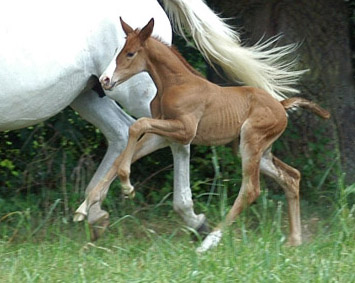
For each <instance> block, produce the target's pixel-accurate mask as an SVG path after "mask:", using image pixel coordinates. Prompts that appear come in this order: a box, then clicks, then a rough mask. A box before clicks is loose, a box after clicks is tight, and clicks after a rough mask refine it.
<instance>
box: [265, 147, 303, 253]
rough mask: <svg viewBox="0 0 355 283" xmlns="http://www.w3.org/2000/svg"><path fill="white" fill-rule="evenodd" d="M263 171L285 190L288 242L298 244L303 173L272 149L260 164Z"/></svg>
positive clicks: (299, 238) (266, 153)
mask: <svg viewBox="0 0 355 283" xmlns="http://www.w3.org/2000/svg"><path fill="white" fill-rule="evenodd" d="M260 169H261V172H262V173H263V174H265V175H267V176H269V177H271V178H273V179H274V180H275V181H276V182H277V183H278V184H279V185H280V186H281V187H282V189H283V190H284V192H285V194H286V198H287V202H288V214H289V222H290V236H289V239H288V244H289V245H291V246H298V245H300V244H301V243H302V240H301V217H300V203H299V183H300V180H301V175H300V173H299V171H298V170H296V169H295V168H292V167H291V166H289V165H287V164H285V163H283V162H282V161H281V160H279V159H277V158H276V157H275V156H273V154H272V153H271V151H270V150H268V151H266V152H265V153H264V155H263V157H262V160H261V164H260Z"/></svg>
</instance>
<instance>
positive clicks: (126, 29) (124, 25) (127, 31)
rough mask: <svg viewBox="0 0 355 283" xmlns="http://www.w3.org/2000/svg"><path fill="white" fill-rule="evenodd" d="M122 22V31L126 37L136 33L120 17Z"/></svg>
mask: <svg viewBox="0 0 355 283" xmlns="http://www.w3.org/2000/svg"><path fill="white" fill-rule="evenodd" d="M120 21H121V26H122V29H123V31H124V33H125V34H126V35H128V34H129V33H131V32H133V31H134V30H133V28H131V27H130V26H129V25H128V24H127V23H126V22H125V21H124V20H122V18H121V17H120Z"/></svg>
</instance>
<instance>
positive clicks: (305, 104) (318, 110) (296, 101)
mask: <svg viewBox="0 0 355 283" xmlns="http://www.w3.org/2000/svg"><path fill="white" fill-rule="evenodd" d="M280 102H281V104H282V105H283V107H284V108H285V109H286V110H287V109H290V108H293V107H301V108H305V109H307V110H310V111H311V112H313V113H314V114H316V115H318V116H319V117H321V118H323V119H329V118H330V113H329V112H328V111H327V110H325V109H324V108H322V107H320V106H319V105H318V104H316V103H314V102H312V101H309V100H307V99H305V98H301V97H292V98H288V99H285V100H282V101H280Z"/></svg>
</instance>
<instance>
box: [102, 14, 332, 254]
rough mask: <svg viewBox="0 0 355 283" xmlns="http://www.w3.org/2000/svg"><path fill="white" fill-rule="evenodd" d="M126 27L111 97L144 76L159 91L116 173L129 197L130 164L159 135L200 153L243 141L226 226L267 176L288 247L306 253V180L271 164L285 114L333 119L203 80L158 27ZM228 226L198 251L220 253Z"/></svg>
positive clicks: (109, 84) (295, 102)
mask: <svg viewBox="0 0 355 283" xmlns="http://www.w3.org/2000/svg"><path fill="white" fill-rule="evenodd" d="M121 24H122V28H123V30H124V32H125V33H126V35H127V40H126V43H125V46H124V48H123V49H122V51H121V52H120V53H119V55H118V56H117V58H116V66H117V67H116V70H115V72H114V74H113V76H112V80H111V81H110V79H108V78H106V79H105V78H103V79H102V81H101V82H102V85H103V87H104V88H105V89H111V88H113V87H115V86H116V85H118V84H120V83H122V82H124V81H126V80H127V79H129V78H130V77H132V76H133V75H135V74H137V73H140V72H143V71H147V72H148V73H149V74H150V76H151V77H152V79H153V81H154V83H155V84H156V87H157V95H156V97H155V98H154V99H153V101H152V102H151V112H152V117H153V118H141V119H138V120H137V122H135V123H134V124H133V125H132V126H131V127H130V130H129V140H128V144H127V147H126V149H125V150H124V151H123V152H122V154H121V156H120V157H119V158H118V159H117V160H116V162H115V165H114V166H116V168H115V170H117V174H118V176H119V178H120V180H121V184H122V187H123V190H124V192H125V193H126V194H132V193H133V192H134V188H133V186H132V185H131V184H130V180H129V175H130V166H131V163H132V162H134V161H135V160H137V159H139V158H141V157H142V156H144V155H146V154H147V153H148V152H142V150H141V149H142V148H143V147H142V144H143V143H150V142H152V141H153V140H154V138H156V136H155V135H159V136H163V137H165V138H166V139H167V140H168V141H173V142H178V143H182V144H190V143H192V144H200V145H223V144H226V143H229V142H231V141H234V140H236V139H237V138H238V137H240V153H241V159H242V173H243V181H242V185H241V189H240V192H239V195H238V197H237V199H236V200H235V202H234V205H233V207H232V208H231V210H230V211H229V213H228V214H227V216H226V220H225V224H226V225H228V224H230V223H232V222H233V221H234V220H235V218H236V216H237V215H239V214H240V213H241V211H242V210H243V208H244V207H245V206H247V205H248V204H250V203H252V202H254V201H255V199H256V198H257V197H258V196H259V194H260V184H259V175H260V174H259V173H260V170H261V172H263V173H265V174H266V175H268V176H270V177H272V178H273V179H275V180H276V181H277V182H278V183H279V184H280V185H281V187H282V188H283V190H284V191H285V194H286V198H287V201H288V207H289V218H290V236H289V238H288V242H289V244H290V245H294V246H295V245H300V244H301V222H300V207H299V181H300V173H299V171H297V170H296V169H294V168H292V167H290V166H289V165H287V164H285V163H283V162H282V161H280V160H279V159H277V158H276V157H275V156H273V155H272V153H271V145H272V144H273V142H275V141H276V139H277V138H278V137H279V136H280V135H281V134H282V133H283V131H284V130H285V128H286V125H287V115H286V111H285V109H288V108H291V107H295V106H301V107H305V108H308V109H310V110H311V111H313V112H315V113H316V114H317V115H319V116H321V117H323V118H329V113H328V112H327V111H326V110H324V109H322V108H320V107H319V106H318V105H316V104H315V103H312V102H309V101H307V100H305V99H302V98H291V99H286V100H284V101H281V102H279V101H277V100H276V99H274V98H273V97H271V95H269V94H268V93H267V92H265V91H263V90H261V89H257V88H253V87H219V86H217V85H215V84H213V83H211V82H209V81H207V80H206V79H204V78H203V77H201V76H199V75H198V74H197V73H196V71H194V70H193V68H192V67H191V66H190V65H188V63H187V62H186V61H185V60H184V59H183V58H182V57H181V55H179V54H178V53H177V52H176V51H175V50H174V49H172V48H170V47H169V46H167V45H165V44H163V43H162V42H160V41H159V40H158V39H156V38H153V37H151V33H152V31H153V27H154V20H153V19H151V20H150V22H149V23H148V24H147V25H146V26H145V27H144V28H143V29H142V30H133V29H132V28H131V27H130V26H129V25H128V24H126V23H125V22H124V21H123V20H122V19H121ZM223 226H224V225H223V224H220V225H219V226H217V227H216V228H215V229H214V231H213V232H212V233H210V234H209V235H208V236H207V238H206V239H205V240H204V241H203V243H202V245H201V247H200V248H199V251H205V250H207V249H209V248H210V247H212V246H215V245H217V243H218V242H219V240H220V239H221V236H222V228H223Z"/></svg>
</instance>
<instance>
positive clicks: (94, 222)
mask: <svg viewBox="0 0 355 283" xmlns="http://www.w3.org/2000/svg"><path fill="white" fill-rule="evenodd" d="M71 107H72V108H73V109H74V110H76V111H77V112H78V113H79V114H80V116H81V117H83V118H84V119H85V120H87V121H88V122H90V123H92V124H93V125H95V126H96V127H97V128H99V129H100V131H101V132H102V133H103V134H104V136H105V137H106V139H107V141H108V149H107V151H106V154H105V157H104V159H103V160H102V161H101V163H100V166H99V167H98V169H97V170H96V172H95V174H94V176H93V177H92V179H91V181H90V183H89V185H88V187H87V189H86V196H87V198H86V199H85V201H84V202H83V203H82V204H81V205H80V207H79V208H78V209H77V210H76V212H75V216H74V221H82V220H84V219H85V217H86V216H87V217H88V222H89V225H90V227H91V228H92V229H91V232H92V233H91V238H92V240H95V239H96V238H98V237H99V236H100V235H101V234H102V233H103V231H104V230H105V228H106V227H107V225H108V218H109V215H108V213H107V212H106V211H105V210H103V209H101V203H102V202H103V200H104V199H105V198H106V195H107V192H108V189H109V186H110V184H111V182H112V181H113V180H114V178H115V177H116V171H114V172H113V171H112V170H111V169H112V165H113V163H114V161H115V159H116V158H117V157H118V156H119V154H120V153H121V151H122V150H123V148H124V145H125V144H126V141H127V139H128V129H129V126H130V125H131V124H132V123H133V122H134V121H135V120H134V119H133V118H131V117H130V116H128V115H127V114H125V112H124V111H123V110H121V109H120V108H119V107H118V106H117V104H116V103H115V102H114V101H113V100H111V99H110V98H108V97H104V98H99V97H98V95H97V93H95V92H94V91H89V92H86V93H83V94H81V95H80V96H79V97H78V98H76V99H75V100H74V101H73V103H72V104H71ZM105 176H106V180H105V182H104V184H103V183H102V180H103V179H105ZM107 176H109V177H108V178H107ZM95 188H96V190H95V192H92V190H93V189H95ZM89 195H91V198H90V200H89V199H88V196H89Z"/></svg>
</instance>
